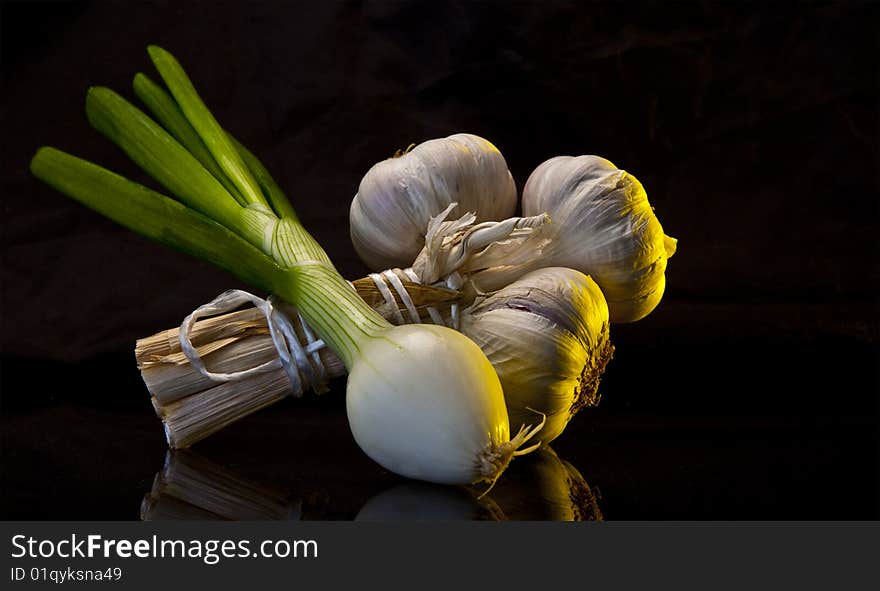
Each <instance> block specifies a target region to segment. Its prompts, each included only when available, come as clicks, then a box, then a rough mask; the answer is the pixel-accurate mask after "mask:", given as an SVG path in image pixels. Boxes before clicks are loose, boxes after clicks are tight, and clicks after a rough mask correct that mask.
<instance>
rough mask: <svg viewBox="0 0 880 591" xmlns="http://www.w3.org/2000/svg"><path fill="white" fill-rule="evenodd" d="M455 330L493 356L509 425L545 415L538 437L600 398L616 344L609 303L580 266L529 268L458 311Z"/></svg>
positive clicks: (551, 434) (555, 431)
mask: <svg viewBox="0 0 880 591" xmlns="http://www.w3.org/2000/svg"><path fill="white" fill-rule="evenodd" d="M461 332H463V333H464V334H466V335H467V336H468V337H470V338H471V340H473V341H474V342H476V343H477V344H478V345H479V346H480V348H481V349H482V350H483V353H485V354H486V356H487V357H488V358H489V361H491V362H492V365H493V367H494V368H495V371H496V372H497V373H498V377H499V378H500V379H501V385H502V388H503V390H504V399H505V402H506V403H507V413H508V416H509V418H510V428H511V430H512V431H516V430H518V429H519V427H520V425H531V424H533V423H534V422H535V420H536V417H538V415H537V414H536V413H543V414H545V415H547V423H546V424H545V425H544V428H543V429H542V430H541V432H540V439H541V441H542V442H543V443H549V442H550V441H552V440H553V439H555V438H556V437H558V436H559V434H560V433H562V430H563V429H564V428H565V426H566V424H568V421H569V419H571V417H572V416H574V414H575V413H576V412H577V411H578V410H580V409H581V408H583V407H584V406H592V405H595V404H596V403H598V401H599V395H598V393H597V390H598V386H599V379H600V377H601V375H602V372H603V371H604V370H605V364H606V363H607V362H608V360H609V359H610V358H611V355H612V352H613V351H614V347H613V346H612V345H611V343H610V341H609V335H608V306H607V305H606V304H605V299H604V298H603V297H602V292H601V291H600V290H599V287H598V286H597V285H596V283H595V282H594V281H593V280H592V279H590V278H589V277H587V276H586V275H584V274H583V273H581V272H579V271H575V270H572V269H566V268H562V267H547V268H544V269H539V270H537V271H532V272H531V273H528V274H526V275H524V276H523V277H521V278H520V279H519V280H517V281H515V282H514V283H511V284H510V285H508V286H507V287H505V288H504V289H501V290H499V291H497V292H495V293H493V294H492V295H490V296H488V297H486V298H484V299H482V300H478V301H477V302H476V303H475V304H474V305H473V306H472V307H471V308H469V309H468V310H466V311H465V312H464V313H463V314H462V318H461Z"/></svg>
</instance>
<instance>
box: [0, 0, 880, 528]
mask: <svg viewBox="0 0 880 591" xmlns="http://www.w3.org/2000/svg"><path fill="white" fill-rule="evenodd" d="M878 24H880V21H878V11H877V9H876V8H874V7H873V6H871V5H870V4H852V3H796V4H790V5H785V4H780V5H777V4H775V3H774V4H772V5H771V6H768V7H765V6H763V5H757V4H756V5H752V4H742V3H714V2H703V3H688V4H679V3H674V4H673V3H647V4H626V5H612V4H593V3H560V2H550V3H546V2H542V3H537V2H536V3H465V2H443V3H427V2H422V3H391V2H357V3H317V2H315V3H306V4H300V3H229V4H227V3H218V2H204V3H197V2H158V3H148V4H147V3H121V2H120V3H97V2H86V3H67V4H44V3H27V4H21V3H14V4H13V3H3V4H2V60H3V67H2V80H3V91H2V105H3V112H2V130H3V132H2V138H3V139H2V149H3V153H2V158H0V166H2V169H0V170H2V177H0V178H2V183H3V185H2V187H3V189H2V207H3V210H2V216H3V230H2V276H0V279H2V331H0V336H2V341H0V352H2V357H0V360H2V426H3V427H2V438H3V439H2V453H3V457H2V470H3V474H2V476H3V477H2V484H0V505H2V513H3V516H4V517H6V518H24V519H44V518H47V519H96V518H103V519H136V518H137V510H138V504H139V502H140V498H141V496H142V495H143V494H144V493H145V492H146V491H147V490H148V489H149V487H150V484H151V481H152V478H153V474H154V473H155V472H156V471H157V470H159V469H160V468H161V466H162V462H163V457H164V439H163V437H162V433H161V428H160V424H159V422H158V420H157V419H156V418H155V417H154V416H153V414H152V410H151V407H150V405H149V402H148V395H147V393H146V390H145V388H144V386H143V384H142V382H141V381H140V378H139V375H138V372H137V370H136V367H135V364H134V358H133V353H132V350H133V344H134V341H135V340H136V339H137V338H140V337H143V336H146V335H148V334H152V333H154V332H157V331H158V330H161V329H165V328H169V327H172V326H175V325H177V324H179V322H180V320H181V319H182V318H183V317H184V316H185V315H186V314H187V313H189V312H190V311H191V310H192V309H193V308H195V307H196V306H197V305H199V304H201V303H203V302H206V301H208V300H210V299H211V298H213V297H214V296H215V295H217V294H218V293H219V292H221V291H223V290H224V289H227V288H230V287H245V286H242V285H240V284H239V283H238V282H237V281H236V280H235V279H234V278H232V277H230V276H228V275H226V274H224V273H223V272H221V271H218V270H216V269H214V268H212V267H210V266H208V265H206V264H203V263H200V262H198V261H195V260H193V259H190V258H188V257H186V256H184V255H181V254H178V253H176V252H172V251H170V250H167V249H165V248H163V247H160V246H158V245H155V244H153V243H151V242H149V241H147V240H145V239H142V238H140V237H139V236H136V235H134V234H131V233H130V232H128V231H126V230H124V229H121V228H119V227H116V226H114V225H113V224H112V223H110V222H108V221H106V220H104V219H101V218H99V217H98V216H97V215H95V214H93V213H92V212H90V211H88V210H86V209H84V208H82V207H81V206H79V205H77V204H75V203H74V202H72V201H70V200H69V199H67V198H65V197H63V196H62V195H60V194H58V193H56V192H54V191H53V190H51V189H49V188H48V187H46V186H43V185H41V184H40V183H39V182H38V181H36V180H35V179H34V178H32V177H31V176H30V175H29V172H28V169H27V167H28V162H29V159H30V157H31V156H32V155H33V153H34V151H35V150H36V149H37V148H38V147H39V146H41V145H46V144H49V145H54V146H56V147H58V148H60V149H63V150H66V151H69V152H72V153H75V154H77V155H80V156H82V157H85V158H88V159H90V160H93V161H96V162H99V163H101V164H103V165H104V166H106V167H108V168H110V169H112V170H115V171H117V172H120V173H122V174H125V175H126V176H129V177H131V178H135V179H138V180H141V181H142V182H145V183H147V184H151V183H149V181H148V180H147V179H146V178H145V177H144V175H142V174H141V173H139V171H137V169H136V167H135V166H134V165H133V164H132V163H130V162H128V161H127V160H126V159H125V157H124V155H122V154H121V152H120V151H118V150H117V149H116V148H115V147H114V146H112V145H111V144H110V143H109V142H108V141H107V140H105V139H104V138H103V137H101V136H100V135H99V134H98V133H97V132H94V131H93V130H91V129H90V128H89V126H88V123H87V121H86V119H85V115H84V98H85V92H86V89H87V88H88V87H89V86H90V85H105V86H110V87H111V88H114V89H115V90H117V91H119V92H122V93H123V94H125V95H127V96H129V97H131V96H133V93H132V92H131V90H130V88H131V79H132V77H133V75H134V74H135V73H136V72H137V71H145V72H147V73H149V74H151V75H152V76H153V77H154V78H156V76H155V75H154V71H153V69H152V66H151V65H150V62H149V58H148V56H147V54H146V51H145V49H146V46H147V45H148V44H150V43H157V44H160V45H162V46H164V47H165V48H166V49H168V50H170V51H171V52H172V53H174V54H175V55H176V56H177V57H178V58H179V59H180V61H181V62H182V64H183V65H184V67H185V68H186V69H187V71H188V72H189V74H190V76H191V78H192V79H193V81H194V83H195V85H196V86H197V88H198V89H199V91H200V93H201V94H202V96H203V97H204V98H205V100H206V102H207V103H208V104H209V106H210V107H211V109H212V110H213V111H214V113H215V115H216V116H217V118H218V119H219V120H220V121H221V122H222V123H223V124H224V126H226V127H227V128H228V129H230V130H231V131H232V132H233V134H234V135H236V136H237V137H238V138H240V139H241V140H242V141H243V142H244V143H245V144H246V145H248V146H249V147H251V149H252V150H253V151H255V152H256V153H257V154H258V155H259V156H260V157H261V159H262V160H263V161H264V162H265V163H266V164H267V166H268V167H269V169H270V170H271V171H272V173H273V175H274V176H275V178H276V179H277V180H278V181H279V183H280V184H281V185H282V186H283V187H284V188H285V190H286V192H287V194H288V196H290V197H291V199H292V201H293V203H294V206H295V207H296V208H297V210H298V212H299V214H300V216H301V218H302V219H303V222H304V224H305V225H306V227H307V228H308V229H309V230H310V231H312V233H313V234H314V235H315V237H316V238H317V239H318V240H319V241H320V242H321V244H322V245H324V246H325V248H326V250H327V251H328V253H329V254H330V256H331V258H332V259H333V260H334V262H336V264H337V266H338V267H339V268H340V270H341V271H342V272H343V273H344V274H345V275H346V276H347V277H350V278H353V277H358V276H361V275H363V274H364V273H365V272H366V268H365V267H364V266H363V265H362V264H361V263H360V262H359V261H358V259H357V257H356V255H355V253H354V250H353V248H352V247H351V244H350V242H349V239H348V231H347V213H348V205H349V203H350V200H351V197H352V196H353V195H354V193H355V192H356V190H357V185H358V182H359V180H360V178H361V176H362V175H363V174H364V173H365V172H366V170H367V169H368V168H369V167H370V166H371V165H372V164H373V163H375V162H377V161H379V160H381V159H384V158H386V157H388V156H390V155H391V154H393V153H394V151H395V150H397V149H398V148H403V147H406V146H407V145H408V144H409V143H411V142H420V141H424V140H426V139H430V138H434V137H442V136H446V135H449V134H452V133H456V132H462V131H467V132H470V133H476V134H478V135H481V136H483V137H486V138H488V139H489V140H491V141H492V142H493V143H495V145H496V146H498V147H499V149H500V150H501V152H502V153H503V154H504V156H505V158H506V159H507V162H508V166H509V167H510V169H511V172H512V173H513V175H514V178H515V180H516V182H517V186H518V187H519V188H520V189H521V188H522V186H523V184H524V183H525V180H526V178H527V177H528V175H529V173H530V172H531V171H532V170H533V169H534V168H535V167H536V166H537V165H538V164H540V163H541V162H542V161H543V160H545V159H547V158H549V157H552V156H555V155H560V154H572V155H577V154H599V155H602V156H604V157H606V158H608V159H610V160H611V161H612V162H614V163H615V164H617V165H618V166H620V167H621V168H624V169H626V170H628V171H630V172H631V173H633V174H635V175H636V176H637V177H639V179H640V180H641V181H642V183H643V184H644V186H645V188H646V189H647V191H648V195H649V197H650V199H651V202H652V204H653V205H654V206H655V209H656V211H657V214H658V216H659V218H660V220H661V222H662V223H663V226H664V229H665V230H666V232H667V233H668V234H670V235H672V236H675V237H676V238H678V239H679V249H678V252H677V254H676V255H675V257H674V258H673V259H671V260H670V264H669V268H668V271H667V281H668V288H667V292H666V296H665V298H664V300H663V302H662V303H661V305H660V306H659V308H658V309H657V310H656V311H655V312H654V313H653V314H651V315H650V316H649V317H648V318H646V319H645V320H643V321H640V322H638V323H635V324H631V325H616V326H614V327H613V329H612V339H613V341H614V343H615V345H616V347H617V352H616V354H615V358H614V360H613V361H612V363H611V364H610V366H609V368H608V371H607V373H606V376H605V379H604V380H603V382H602V388H601V390H602V392H603V401H602V404H601V405H600V407H599V408H598V409H596V410H593V411H586V412H583V413H581V415H579V416H578V417H577V418H576V419H575V420H574V421H573V422H572V424H571V425H570V426H569V428H568V430H567V431H566V433H565V434H564V435H563V436H562V437H561V438H560V439H559V440H558V441H557V442H556V443H554V448H555V449H556V451H557V452H558V453H559V455H560V456H561V457H563V458H565V459H566V460H568V461H570V462H571V463H572V464H574V465H575V466H576V467H577V468H578V470H580V471H581V473H582V474H583V475H584V477H585V478H586V479H587V480H588V481H589V483H590V485H591V486H593V487H594V488H595V489H596V490H597V491H599V493H600V494H601V501H600V504H601V507H602V510H603V513H604V514H605V517H606V518H608V519H669V518H672V519H877V518H878V517H880V491H878V472H880V459H878V458H880V443H878V414H880V410H878V393H880V387H878V386H880V370H878V367H880V366H878V341H880V323H878V303H880V300H878V295H877V294H878V288H880V273H878V271H880V269H878V254H880V252H878V223H877V214H878V157H877V156H878V152H877V147H878V136H880V134H878V92H877V84H878V69H877V56H878V55H880V47H878V41H877V39H878V35H877V31H878ZM197 448H198V452H199V453H201V454H203V455H205V456H207V457H209V458H210V459H211V460H212V461H215V462H217V463H220V464H223V465H225V466H227V467H230V468H231V469H233V470H235V471H237V472H238V473H240V474H242V475H243V476H245V477H248V478H252V479H255V480H258V481H260V482H266V483H269V484H271V485H272V486H276V487H279V488H281V489H283V490H286V491H289V493H290V494H291V495H292V496H300V497H302V496H309V495H311V496H312V497H315V498H320V499H322V501H321V503H319V505H320V506H321V507H323V509H322V510H321V511H320V512H319V513H320V514H319V515H318V516H319V517H325V518H340V519H345V518H350V517H352V516H353V515H354V514H355V513H356V512H357V510H358V508H359V507H360V506H361V505H362V504H363V503H364V502H365V501H366V500H367V499H369V498H370V497H371V496H372V495H374V494H376V493H378V492H381V491H382V490H384V489H386V488H388V487H389V486H392V485H394V484H396V483H397V482H399V479H397V478H396V477H394V476H393V475H390V474H388V473H387V472H385V471H383V470H381V469H380V468H379V467H377V466H376V465H375V464H373V463H372V462H370V461H369V460H368V459H367V458H366V457H365V456H364V455H363V454H362V453H361V452H360V451H359V450H358V449H357V447H356V446H355V445H354V442H353V440H352V439H351V436H350V434H349V433H348V430H347V426H346V424H345V420H344V400H343V388H342V384H341V383H339V384H337V386H336V387H335V388H334V390H333V391H332V392H330V393H328V394H327V395H326V396H324V397H322V398H321V399H314V398H311V399H306V400H303V401H292V400H290V401H284V402H282V403H280V404H278V405H276V406H275V407H273V408H271V409H268V410H266V411H263V412H261V413H259V414H258V415H255V416H253V417H250V418H248V419H247V420H245V421H242V422H241V423H239V424H236V425H234V426H232V427H230V428H229V429H228V430H227V431H225V432H223V433H221V434H218V435H216V436H214V437H213V438H211V439H209V440H206V441H204V442H202V444H200V445H199V446H197Z"/></svg>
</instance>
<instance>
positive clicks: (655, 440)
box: [0, 330, 880, 520]
mask: <svg viewBox="0 0 880 591" xmlns="http://www.w3.org/2000/svg"><path fill="white" fill-rule="evenodd" d="M618 332H620V333H622V336H621V339H619V340H623V336H625V334H626V331H625V330H619V331H618ZM618 350H619V351H620V352H619V353H618V354H617V357H616V359H615V360H614V362H613V363H612V365H611V366H609V370H608V373H607V374H606V377H605V381H604V382H603V387H602V390H603V394H604V395H603V400H602V403H601V405H600V407H599V408H597V409H594V410H587V411H584V412H582V413H581V414H580V415H579V416H578V417H576V418H575V419H574V420H573V421H572V423H571V424H570V425H569V427H568V429H567V430H566V432H565V433H564V434H563V435H562V436H561V437H560V438H559V439H558V440H557V441H556V442H554V444H553V449H554V450H555V452H556V455H558V461H555V462H551V463H550V465H551V468H552V467H554V466H555V467H556V468H557V469H556V471H554V470H553V469H548V468H546V464H547V462H543V464H542V462H540V461H537V460H539V458H528V457H524V458H518V459H517V460H515V462H514V464H513V465H512V467H511V469H510V472H509V473H507V474H505V475H504V476H503V477H502V479H501V480H500V481H499V482H498V484H497V485H496V487H495V489H493V490H492V491H490V493H489V494H488V495H487V496H486V497H485V498H484V499H483V502H482V503H481V502H477V501H476V500H475V499H474V496H475V495H478V494H479V493H480V492H482V489H479V488H478V489H474V490H467V489H462V490H459V489H450V490H448V491H444V490H442V489H444V488H445V487H434V486H422V485H421V484H418V483H412V482H409V481H406V480H404V479H401V478H398V477H397V476H395V475H393V474H390V473H388V472H387V471H385V470H383V469H382V468H381V467H379V466H378V465H376V464H374V463H373V462H372V461H371V460H369V458H367V457H366V456H365V455H364V454H363V453H362V452H360V450H359V449H358V448H357V446H356V445H355V443H354V441H353V439H352V437H351V435H350V432H349V431H348V427H347V423H346V419H345V408H344V398H343V395H344V394H343V391H342V383H341V382H337V383H336V384H335V387H334V388H333V389H332V390H331V391H330V392H328V393H327V394H325V395H323V396H322V397H320V398H317V397H310V398H306V399H302V400H286V401H282V402H281V403H279V404H277V405H275V406H274V407H271V408H269V409H266V410H264V411H261V412H259V413H257V414H255V415H252V416H251V417H249V418H247V419H244V420H242V421H240V422H239V423H237V424H235V425H233V426H231V427H229V428H228V429H227V430H225V431H223V432H221V433H219V434H216V435H214V436H212V437H210V438H208V439H206V440H204V441H202V442H200V443H199V444H197V445H196V446H194V448H193V449H192V450H191V452H189V453H187V454H178V455H181V456H182V458H183V460H181V461H176V462H171V461H170V460H171V459H172V458H173V456H172V457H166V447H165V441H164V437H163V433H162V429H161V424H160V422H159V420H158V419H157V418H156V417H155V416H154V415H153V412H152V409H151V407H150V405H149V403H148V396H147V393H146V390H145V388H144V387H143V385H142V384H140V383H139V376H138V374H137V371H136V370H135V369H134V363H133V360H132V359H131V358H130V357H128V356H127V355H123V354H120V355H115V356H107V357H105V358H102V359H100V360H95V361H94V362H93V363H92V364H88V363H87V364H79V365H76V366H63V365H60V364H55V365H53V364H46V363H37V362H28V361H23V360H18V361H17V362H9V361H8V360H4V365H3V370H4V409H3V422H2V425H3V480H2V490H0V493H2V497H0V505H2V508H3V515H4V517H5V518H7V519H13V518H15V519H19V518H21V519H44V518H45V519H139V518H141V517H142V513H143V512H144V508H145V507H147V508H150V507H152V509H151V510H149V511H147V515H146V517H147V518H152V519H159V518H168V517H169V516H171V517H173V516H178V517H179V516H190V518H191V517H192V516H193V515H201V518H212V519H213V518H227V519H229V518H235V517H236V516H238V517H239V518H240V517H241V514H240V512H241V511H242V506H243V507H244V508H245V509H246V511H245V513H247V511H253V507H252V506H251V505H252V504H254V503H256V504H257V505H258V506H260V505H261V504H262V505H263V506H268V507H270V509H266V510H265V511H264V512H265V515H263V516H262V517H265V518H268V517H269V516H273V517H279V518H286V519H294V518H297V519H337V520H338V519H346V520H347V519H355V518H358V519H402V518H417V519H434V518H447V519H459V518H474V519H550V518H554V519H558V518H566V519H572V518H576V517H578V518H585V519H587V518H599V517H604V518H605V519H617V520H620V519H649V520H654V519H876V518H878V517H880V501H878V499H880V490H878V457H880V456H878V437H877V426H876V420H875V419H874V417H875V416H876V406H875V405H876V397H872V392H871V391H870V387H871V386H870V385H871V383H872V382H871V380H875V379H876V373H875V372H876V363H874V361H873V360H874V359H875V357H874V356H875V355H876V349H873V348H870V347H866V346H859V347H844V346H841V345H840V344H838V345H837V346H836V347H832V348H829V349H810V348H805V347H797V346H790V345H789V346H784V345H783V344H778V345H775V346H773V347H767V346H758V345H755V344H754V343H751V344H750V343H748V342H743V343H740V344H739V345H738V346H737V347H722V346H720V345H717V344H716V345H715V346H712V347H708V346H707V347H702V348H694V347H685V346H679V347H674V348H672V349H671V350H670V352H669V353H667V354H664V353H663V351H666V350H667V349H666V347H663V348H656V347H647V346H644V345H639V344H637V343H632V344H631V345H630V346H626V347H621V346H620V345H618ZM743 363H746V365H748V367H747V368H746V367H743V366H742V364H743ZM822 364H829V365H831V366H833V367H835V368H837V370H838V371H835V372H820V371H817V370H816V368H820V367H822V366H823V365H822ZM32 372H33V373H32ZM31 373H32V375H36V376H39V379H38V382H37V383H36V384H33V385H32V386H31V385H26V384H25V383H24V382H23V381H21V380H23V379H24V376H25V375H29V374H31ZM65 374H66V375H65ZM657 380H662V384H661V385H658V382H657ZM859 384H864V386H861V387H860V386H859ZM12 393H16V394H17V396H16V397H14V398H13V397H12V396H11V394H12ZM9 400H18V401H19V402H18V403H17V404H12V403H7V402H6V401H9ZM843 408H846V409H849V410H850V411H852V412H842V411H841V410H842V409H843ZM563 462H566V463H568V464H569V468H571V469H574V470H575V471H576V473H579V474H580V479H576V480H579V481H582V482H583V483H584V486H583V487H580V492H578V490H577V487H575V488H574V489H572V494H571V495H570V498H573V499H575V504H576V505H578V506H580V509H579V510H578V511H574V510H567V511H566V510H562V509H559V507H558V504H557V506H555V507H556V508H555V509H554V508H553V506H551V507H549V508H548V500H547V499H548V496H549V497H551V498H552V497H553V496H554V495H556V496H557V497H559V495H560V494H561V493H559V490H560V489H561V488H564V484H560V481H559V478H558V476H559V473H560V472H561V471H560V470H559V469H558V468H559V466H561V465H562V463H563ZM178 464H179V465H181V466H183V467H182V468H177V469H173V468H174V466H175V465H178ZM542 465H544V467H543V468H542ZM548 473H549V476H548ZM542 474H543V476H541V475H542ZM181 475H182V476H181ZM554 475H555V476H554ZM554 478H555V480H554ZM169 482H170V484H168V483H169ZM181 482H184V483H188V485H187V486H184V487H183V489H181V485H180V483H181ZM195 482H199V483H202V485H204V488H203V489H201V490H199V487H198V486H196V485H194V483H195ZM187 489H188V490H187ZM169 490H170V491H171V492H170V493H169V492H168V491H169ZM218 490H219V491H220V492H221V493H222V494H221V496H223V495H226V497H227V502H225V504H223V505H222V506H221V507H225V508H221V509H217V508H216V507H214V508H213V509H212V508H211V504H210V503H207V505H208V506H207V507H205V505H206V503H205V502H204V499H205V498H209V499H211V498H214V496H215V493H214V492H212V491H218ZM566 490H569V489H566ZM243 491H256V492H255V493H254V494H252V495H249V494H245V493H244V492H243ZM548 491H550V492H548ZM553 491H556V492H553ZM249 496H250V498H248V497H249ZM145 497H146V499H145ZM151 497H152V500H150V498H151ZM235 497H239V501H237V502H236V501H235ZM230 498H231V499H232V501H230ZM187 499H189V500H187ZM192 499H195V501H193V500H192ZM199 499H202V500H199ZM401 499H402V500H401ZM181 500H183V502H185V503H187V504H188V506H187V507H185V508H184V509H181V507H180V506H179V505H180V503H179V501H181ZM162 501H164V502H162ZM200 511H201V513H200Z"/></svg>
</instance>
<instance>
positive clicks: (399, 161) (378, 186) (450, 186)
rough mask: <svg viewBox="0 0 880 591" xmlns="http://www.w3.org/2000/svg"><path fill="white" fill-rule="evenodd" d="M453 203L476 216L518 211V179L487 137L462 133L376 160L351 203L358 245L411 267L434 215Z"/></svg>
mask: <svg viewBox="0 0 880 591" xmlns="http://www.w3.org/2000/svg"><path fill="white" fill-rule="evenodd" d="M453 203H458V208H457V211H458V212H459V214H460V215H463V214H465V213H467V212H475V213H476V215H477V221H478V222H482V221H487V220H503V219H506V218H509V217H511V216H512V215H513V213H514V210H515V209H516V184H515V183H514V181H513V176H512V175H511V174H510V171H509V170H508V169H507V163H506V162H505V161H504V157H503V156H502V155H501V152H499V151H498V148H496V147H495V146H494V145H492V143H491V142H489V141H488V140H485V139H483V138H481V137H479V136H476V135H471V134H466V133H460V134H456V135H451V136H449V137H447V138H443V139H435V140H429V141H427V142H424V143H422V144H419V145H418V146H416V147H415V148H414V149H412V150H410V151H408V152H406V153H405V154H403V155H401V156H398V157H394V158H389V159H388V160H384V161H382V162H379V163H378V164H376V165H374V166H373V167H372V168H371V169H370V170H369V171H368V172H367V174H366V175H364V178H363V179H362V180H361V183H360V186H359V188H358V192H357V195H355V197H354V200H353V201H352V203H351V210H350V212H349V223H350V228H351V240H352V243H353V244H354V247H355V250H356V251H357V253H358V255H359V256H360V257H361V259H362V260H363V261H364V262H365V263H366V264H367V265H368V266H369V267H370V268H372V269H373V270H376V271H379V270H382V269H390V268H393V267H405V266H408V265H410V264H411V263H412V262H413V260H415V258H416V256H417V255H418V254H419V251H421V250H422V248H423V247H424V246H425V232H426V230H427V228H428V223H429V222H430V221H431V218H432V217H434V216H436V215H437V214H439V213H441V212H442V211H444V210H445V209H446V208H447V207H449V206H450V205H451V204H453Z"/></svg>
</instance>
